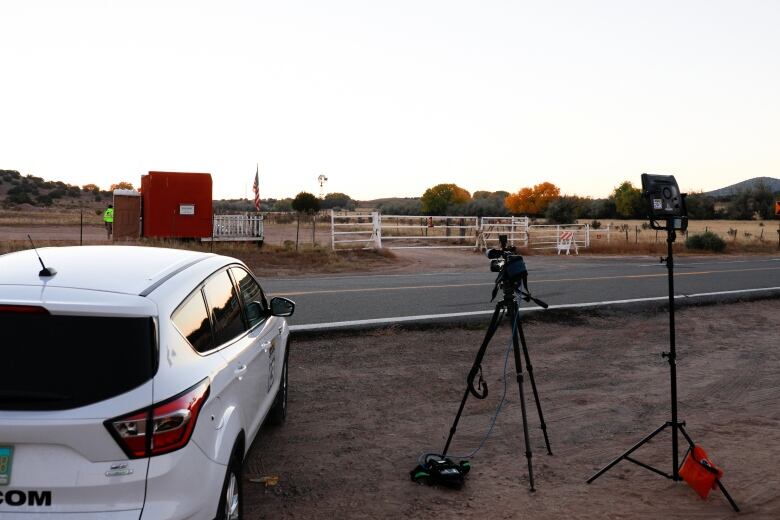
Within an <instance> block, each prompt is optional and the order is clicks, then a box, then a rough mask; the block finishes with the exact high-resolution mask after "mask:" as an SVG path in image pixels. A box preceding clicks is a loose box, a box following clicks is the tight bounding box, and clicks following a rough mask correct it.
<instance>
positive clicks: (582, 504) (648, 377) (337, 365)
mask: <svg viewBox="0 0 780 520" xmlns="http://www.w3.org/2000/svg"><path fill="white" fill-rule="evenodd" d="M535 316H536V317H534V318H529V319H526V321H525V322H524V330H525V334H526V337H527V339H528V345H529V350H530V355H531V359H532V361H533V368H534V374H535V377H536V382H537V384H538V389H539V394H540V398H541V404H542V408H543V412H544V417H545V420H546V422H547V427H548V431H549V436H550V441H551V445H552V450H553V453H554V455H553V456H548V455H547V454H546V452H545V449H544V441H543V437H542V433H541V431H540V429H539V420H538V417H537V414H536V410H535V407H534V405H533V401H532V400H531V399H532V397H531V392H530V387H529V385H528V381H527V380H526V386H525V389H526V401H527V403H528V405H529V412H528V413H529V428H530V435H531V448H532V450H533V459H532V460H533V468H534V476H535V480H536V488H537V491H536V492H535V493H529V491H528V476H527V467H526V459H525V457H524V445H523V436H522V422H521V419H520V407H519V400H518V390H517V385H516V383H515V382H514V372H513V361H512V358H511V356H510V359H509V365H508V369H507V371H508V372H509V373H510V379H509V384H508V388H507V392H506V403H505V404H504V407H503V410H502V411H501V414H500V415H499V417H498V420H497V423H496V426H495V428H494V430H493V433H492V436H491V437H490V438H489V440H488V441H487V443H486V444H485V446H484V448H482V450H481V451H480V452H479V453H478V454H477V455H476V456H474V457H473V458H471V461H472V465H473V469H472V471H471V473H470V475H469V476H468V480H467V482H466V484H465V486H464V487H463V488H462V489H461V490H459V491H455V490H450V489H446V488H439V487H432V486H426V485H419V484H415V483H413V482H411V481H410V479H409V470H411V469H412V467H413V466H415V464H416V459H417V457H418V455H419V454H420V453H421V452H427V451H440V450H441V449H442V447H443V445H444V441H445V439H446V436H447V433H448V431H449V428H450V425H451V422H452V419H453V417H454V415H455V412H456V411H457V408H458V404H459V402H460V399H461V397H462V395H463V391H464V390H465V377H466V374H467V373H468V371H469V369H470V367H471V364H472V362H473V358H474V355H475V354H476V352H477V350H478V348H479V345H480V343H481V341H482V338H483V336H484V328H482V327H475V328H435V329H430V328H429V329H422V328H421V329H416V330H406V329H398V328H390V329H383V330H374V331H365V332H361V333H352V334H348V333H337V334H334V333H330V334H327V335H322V336H319V337H317V336H314V337H312V336H309V337H298V338H295V339H294V343H293V346H292V349H293V350H292V351H291V355H290V363H291V365H290V401H289V410H290V415H289V417H288V420H287V422H286V424H285V425H284V426H282V427H281V428H278V429H272V428H267V429H264V430H263V432H261V435H260V436H259V437H258V440H257V441H256V442H255V445H254V446H253V448H252V451H251V452H250V455H249V459H248V463H247V468H246V475H245V477H246V481H245V490H246V501H245V508H246V509H245V510H246V511H247V513H248V514H247V518H251V519H265V518H302V519H308V518H323V517H328V516H330V517H332V518H398V517H404V518H533V519H539V518H542V519H547V518H550V519H553V518H555V519H557V518H567V519H568V518H577V519H590V518H592V519H604V518H613V519H616V518H620V519H623V518H626V519H627V518H631V519H656V518H671V519H695V518H702V519H704V518H707V519H713V518H743V519H747V518H750V519H777V518H780V477H779V476H778V469H777V457H778V454H779V450H778V447H779V446H780V406H778V399H779V398H780V375H778V374H779V373H780V371H779V370H778V369H779V368H780V349H778V348H777V347H778V344H780V329H778V327H777V325H776V321H777V317H778V316H780V300H764V301H754V302H742V303H733V304H725V305H711V306H701V307H686V308H684V309H680V310H678V313H677V345H678V374H679V378H678V379H679V405H680V408H679V410H680V419H681V420H684V421H686V424H687V429H688V432H689V433H690V434H691V436H692V437H693V438H694V440H695V441H697V442H699V443H701V445H702V446H704V447H705V449H707V450H708V452H709V453H710V455H711V457H712V459H713V461H714V462H715V464H717V465H719V466H720V467H722V468H723V469H724V470H725V477H724V479H723V482H724V485H725V486H726V487H727V488H728V490H729V491H730V492H731V494H732V496H733V497H734V499H735V500H736V501H737V503H738V504H739V505H740V507H741V509H742V513H740V514H736V513H733V512H732V510H731V509H730V507H729V505H728V503H727V502H726V501H725V499H724V498H723V496H722V495H721V494H720V493H719V492H717V491H714V492H713V493H712V494H711V495H710V497H709V498H708V499H707V500H701V499H699V498H698V496H697V495H696V494H695V493H694V492H693V491H692V490H691V489H690V488H689V487H688V486H687V485H686V484H685V483H683V482H673V481H671V480H668V479H665V478H663V477H660V476H658V475H655V474H653V473H651V472H649V471H647V470H645V469H642V468H640V467H639V466H636V465H634V464H631V463H629V462H626V461H623V462H621V463H620V464H618V465H617V466H616V467H615V468H613V469H612V470H610V471H609V472H607V473H606V474H604V475H603V476H602V477H601V478H599V479H598V480H596V481H595V482H594V483H593V484H590V485H587V484H586V483H585V480H586V479H587V478H588V477H589V476H590V475H591V474H593V473H594V472H595V471H597V470H598V469H599V468H600V467H602V466H603V465H605V464H606V463H608V462H609V461H611V460H612V459H613V458H615V457H617V456H618V455H620V454H621V453H622V452H623V451H625V450H626V449H628V448H629V447H631V446H632V445H633V444H634V443H636V442H638V441H639V440H640V439H641V438H642V437H644V436H645V435H646V434H647V433H649V432H651V431H653V430H654V429H655V428H657V427H658V426H661V425H662V424H663V423H664V422H666V421H668V420H669V419H670V404H669V403H670V400H669V365H668V363H667V362H666V361H665V360H662V358H661V356H660V352H661V351H663V350H667V349H668V315H667V314H666V313H665V311H664V310H663V309H661V308H655V307H654V308H647V309H644V310H639V309H634V310H620V311H617V310H612V311H601V312H593V313H589V314H582V313H580V314H561V313H555V314H553V313H552V312H550V313H548V314H545V313H536V314H535ZM485 325H486V324H485ZM509 339H510V331H509V328H508V327H507V326H504V327H502V329H501V330H499V332H498V333H497V335H496V337H495V338H494V339H493V341H492V342H491V344H490V349H489V350H488V354H487V356H486V358H485V361H484V363H483V366H484V374H485V379H486V381H487V383H488V385H489V390H490V393H489V395H488V397H487V399H485V400H482V401H480V400H477V399H474V398H470V399H469V401H468V403H467V405H466V409H465V412H464V416H463V419H462V420H461V424H460V426H459V428H458V432H457V434H456V436H455V442H454V444H453V447H452V449H451V453H454V454H463V453H469V452H471V451H472V450H473V449H475V448H476V447H477V446H478V445H479V443H480V440H481V439H482V438H483V435H484V433H485V431H486V430H487V428H488V426H489V423H490V419H491V417H492V415H493V414H494V412H495V410H496V406H497V404H498V402H499V400H500V398H501V395H502V392H503V388H504V385H503V383H502V374H503V372H504V359H505V353H506V352H507V345H508V343H509ZM681 451H682V450H681ZM635 457H636V458H637V459H639V460H641V461H643V462H647V463H650V464H653V465H655V466H657V467H659V468H660V469H662V470H664V471H667V472H669V471H671V458H672V456H671V434H670V429H667V430H666V431H665V432H664V433H661V434H660V435H658V436H657V437H656V438H655V440H654V441H653V442H652V443H651V444H649V445H647V446H645V447H643V448H642V449H641V450H639V451H638V452H636V454H635ZM267 476H277V477H278V478H279V480H278V483H277V484H276V485H275V486H266V485H265V484H263V483H260V482H258V480H259V479H261V478H262V477H267Z"/></svg>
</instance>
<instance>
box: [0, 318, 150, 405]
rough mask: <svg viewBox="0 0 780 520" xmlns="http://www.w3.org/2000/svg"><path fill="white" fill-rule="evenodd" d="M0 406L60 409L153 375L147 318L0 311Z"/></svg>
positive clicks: (119, 391) (114, 392)
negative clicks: (0, 338)
mask: <svg viewBox="0 0 780 520" xmlns="http://www.w3.org/2000/svg"><path fill="white" fill-rule="evenodd" d="M0 334H2V341H0V410H65V409H69V408H77V407H79V406H85V405H88V404H92V403H97V402H100V401H103V400H106V399H109V398H111V397H115V396H117V395H120V394H122V393H125V392H127V391H129V390H132V389H133V388H136V387H138V386H140V385H142V384H143V383H145V382H147V381H149V380H150V379H151V378H152V377H154V374H155V372H156V371H157V365H158V358H159V354H158V351H157V346H156V341H155V330H154V322H153V320H152V319H151V318H114V317H90V316H53V315H49V314H38V313H34V314H27V313H15V312H0Z"/></svg>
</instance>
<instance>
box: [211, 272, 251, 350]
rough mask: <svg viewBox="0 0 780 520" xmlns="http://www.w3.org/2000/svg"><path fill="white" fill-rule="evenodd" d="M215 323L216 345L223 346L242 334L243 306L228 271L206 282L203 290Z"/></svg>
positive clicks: (243, 329)
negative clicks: (239, 301)
mask: <svg viewBox="0 0 780 520" xmlns="http://www.w3.org/2000/svg"><path fill="white" fill-rule="evenodd" d="M203 292H204V293H205V295H206V301H207V302H208V305H209V308H210V309H211V316H212V319H213V321H214V343H215V344H216V345H221V344H223V343H227V342H228V341H230V340H232V339H233V338H235V337H236V336H238V335H240V334H242V333H243V332H244V331H245V330H246V329H245V328H244V320H243V318H242V317H241V305H240V304H239V303H238V295H237V294H236V290H235V288H234V287H233V281H232V280H231V279H230V276H228V272H227V270H225V271H220V272H219V273H217V274H215V275H214V276H212V277H211V278H209V279H208V280H207V281H206V285H205V287H204V288H203Z"/></svg>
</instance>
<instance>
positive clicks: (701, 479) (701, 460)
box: [680, 446, 723, 498]
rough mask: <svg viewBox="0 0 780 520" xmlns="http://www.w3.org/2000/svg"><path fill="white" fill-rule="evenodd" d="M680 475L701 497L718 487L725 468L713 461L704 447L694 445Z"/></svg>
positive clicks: (706, 495)
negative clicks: (717, 465) (722, 468)
mask: <svg viewBox="0 0 780 520" xmlns="http://www.w3.org/2000/svg"><path fill="white" fill-rule="evenodd" d="M680 476H681V477H682V478H683V480H685V482H687V483H688V485H689V486H691V487H692V488H693V490H694V491H696V493H698V494H699V496H700V497H702V498H707V497H708V496H709V494H710V491H711V490H713V489H715V488H717V487H718V480H720V479H721V478H722V477H723V470H721V469H720V468H718V467H716V466H715V465H714V464H713V463H712V461H711V460H710V459H709V457H708V456H707V452H706V451H704V449H703V448H701V447H699V446H694V447H693V450H691V451H688V455H687V456H686V457H685V460H684V461H683V465H682V467H681V468H680Z"/></svg>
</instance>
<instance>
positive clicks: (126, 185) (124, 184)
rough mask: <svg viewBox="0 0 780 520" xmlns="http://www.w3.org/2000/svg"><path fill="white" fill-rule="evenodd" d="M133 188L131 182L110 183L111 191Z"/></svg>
mask: <svg viewBox="0 0 780 520" xmlns="http://www.w3.org/2000/svg"><path fill="white" fill-rule="evenodd" d="M132 189H133V183H132V182H127V181H121V182H117V183H116V184H112V185H111V191H114V190H132Z"/></svg>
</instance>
